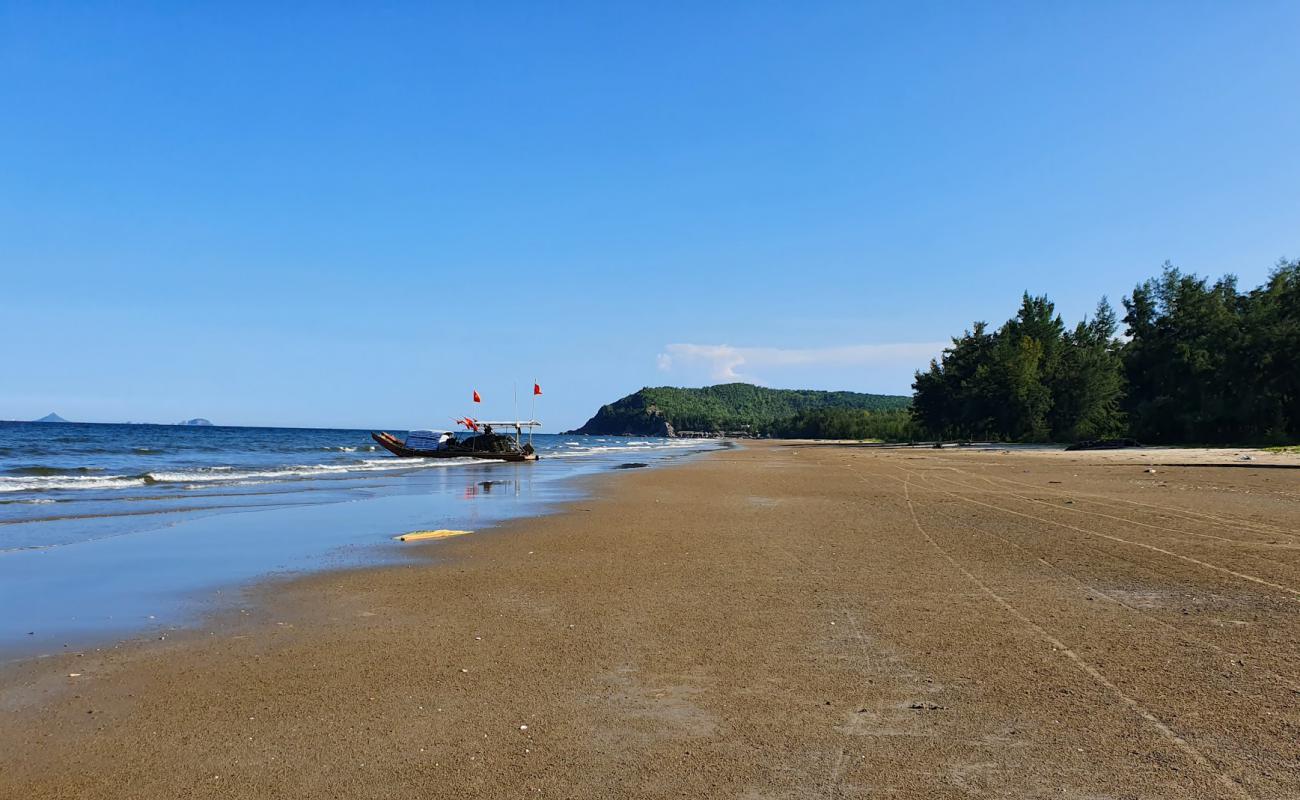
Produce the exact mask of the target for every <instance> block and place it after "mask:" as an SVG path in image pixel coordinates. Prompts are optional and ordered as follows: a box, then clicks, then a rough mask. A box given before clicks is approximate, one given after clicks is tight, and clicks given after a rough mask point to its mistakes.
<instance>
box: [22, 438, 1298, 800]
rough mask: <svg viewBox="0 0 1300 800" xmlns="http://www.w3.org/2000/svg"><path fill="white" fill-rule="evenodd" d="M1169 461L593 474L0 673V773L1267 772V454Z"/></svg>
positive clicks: (1077, 775)
mask: <svg viewBox="0 0 1300 800" xmlns="http://www.w3.org/2000/svg"><path fill="white" fill-rule="evenodd" d="M1173 453H1174V455H1172V456H1171V455H1167V454H1159V455H1157V454H1154V453H1150V452H1142V453H1140V454H1129V455H1126V456H1119V455H1114V454H1098V453H1060V452H1055V453H1025V452H1016V451H1009V452H996V451H990V450H959V449H943V450H934V449H879V448H863V447H852V446H829V445H825V444H807V443H804V444H783V443H753V444H749V445H746V446H744V447H742V448H738V449H734V450H726V451H719V452H716V453H712V454H709V455H706V456H702V457H699V458H696V459H693V460H690V461H689V462H687V463H684V464H681V465H676V466H671V467H664V468H657V469H647V470H628V471H622V472H620V473H619V474H611V475H609V476H607V477H602V478H598V479H595V480H594V481H593V482H592V485H591V490H592V495H591V497H590V499H587V500H582V501H579V502H576V503H572V504H570V505H568V506H566V507H565V508H564V510H563V511H562V512H561V513H558V514H554V515H550V516H545V517H541V518H536V519H528V520H520V521H515V522H510V523H507V524H506V525H504V526H502V527H500V528H497V529H493V530H489V531H484V532H480V533H475V534H473V535H470V536H464V537H459V538H456V539H452V540H447V541H443V542H434V543H428V544H404V545H399V544H396V543H395V544H394V546H395V547H404V548H420V549H421V552H422V553H423V554H424V555H425V556H427V558H423V559H421V560H418V561H417V562H415V563H411V564H404V565H399V566H387V567H377V568H370V569H360V570H348V571H341V572H333V573H325V574H319V575H313V576H309V577H303V578H299V579H295V580H291V581H287V582H277V583H271V584H267V585H265V586H264V587H263V588H261V589H259V590H257V591H256V592H254V593H253V594H252V596H251V597H250V598H249V602H248V604H247V607H246V608H244V609H237V610H235V611H233V612H231V613H230V614H223V615H222V616H220V617H219V618H216V619H214V620H212V622H211V624H210V625H209V626H207V627H205V628H203V629H201V630H196V631H192V632H188V633H185V634H182V635H180V636H175V637H173V636H168V637H167V638H165V639H163V640H157V639H151V640H145V641H134V642H128V643H124V644H122V645H120V646H118V647H116V648H112V647H110V648H105V649H103V650H100V651H94V650H91V651H88V652H82V653H69V654H67V655H64V656H57V657H52V658H46V659H41V660H37V661H28V662H21V663H18V664H14V665H11V666H9V667H6V668H5V669H4V670H3V671H0V797H14V798H19V797H21V798H47V797H48V798H55V797H58V798H106V797H114V798H177V797H214V798H215V797H229V798H263V797H265V798H271V797H295V798H306V797H313V798H314V797H322V798H324V797H348V798H416V797H420V798H428V797H448V798H452V797H456V798H462V797H493V798H495V797H527V796H542V797H546V796H551V797H742V798H798V797H814V796H815V797H868V796H871V797H875V796H887V797H905V798H934V797H972V796H984V797H1016V798H1022V797H1049V796H1050V797H1067V798H1138V797H1140V798H1202V797H1203V798H1293V797H1296V796H1300V744H1298V742H1300V656H1297V654H1298V653H1300V470H1294V469H1276V468H1261V467H1260V464H1259V463H1257V462H1256V461H1255V460H1253V458H1254V454H1253V453H1252V451H1232V452H1231V453H1229V454H1226V457H1223V458H1222V460H1223V461H1224V462H1225V463H1228V462H1231V463H1232V464H1233V465H1232V466H1215V465H1214V464H1215V462H1216V458H1220V457H1221V456H1222V455H1223V454H1221V456H1216V455H1215V454H1210V455H1209V456H1204V457H1202V456H1200V455H1192V454H1191V451H1182V450H1180V451H1173ZM1242 455H1252V459H1251V460H1243V459H1241V458H1240V456H1242ZM1264 460H1266V461H1268V462H1269V463H1273V462H1276V463H1278V464H1281V465H1283V466H1285V465H1287V464H1291V465H1295V464H1300V458H1297V457H1296V456H1277V457H1276V458H1274V457H1271V456H1270V457H1269V458H1267V459H1264ZM1198 462H1204V463H1198ZM1175 463H1176V464H1183V465H1184V466H1165V465H1166V464H1175ZM544 466H545V465H544V464H543V465H540V467H539V468H544ZM232 524H238V523H237V522H232Z"/></svg>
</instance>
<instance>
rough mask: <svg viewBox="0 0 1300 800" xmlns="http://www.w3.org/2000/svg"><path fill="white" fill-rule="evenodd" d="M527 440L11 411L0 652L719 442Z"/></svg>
mask: <svg viewBox="0 0 1300 800" xmlns="http://www.w3.org/2000/svg"><path fill="white" fill-rule="evenodd" d="M389 432H390V433H392V434H394V435H395V436H397V437H398V438H401V437H402V436H404V435H405V433H406V431H399V430H392V429H389ZM526 436H527V434H525V437H526ZM532 443H533V447H534V448H535V449H536V450H537V452H538V455H539V456H540V460H538V461H536V462H527V463H518V464H511V463H503V462H484V461H479V460H474V459H399V458H397V457H395V456H392V455H390V454H389V453H388V452H386V451H385V450H383V449H382V448H380V447H379V446H378V445H376V444H375V443H374V441H373V440H372V439H371V438H370V431H369V430H346V429H325V428H245V427H224V426H188V425H109V424H77V423H32V422H0V661H2V660H9V659H13V658H26V657H30V656H33V655H42V654H49V653H56V652H60V651H67V650H68V649H69V648H84V647H87V646H90V645H94V644H104V643H107V642H112V641H115V640H120V639H123V638H130V637H134V636H141V635H155V634H157V635H160V636H162V635H165V634H166V632H167V631H171V630H175V629H177V628H184V627H186V626H191V625H194V624H196V622H199V621H201V620H202V619H203V618H204V616H205V615H206V614H208V613H210V612H211V611H213V610H214V609H218V608H221V607H223V606H229V605H231V604H238V603H239V602H241V599H240V598H241V596H242V595H241V590H242V589H243V588H246V587H247V586H249V585H251V584H253V583H255V582H260V581H265V580H268V579H272V580H273V579H280V578H284V577H291V576H293V575H299V574H302V573H304V572H309V571H314V570H322V569H337V568H344V567H350V566H362V565H368V564H379V563H396V562H400V561H402V560H403V559H409V558H411V551H412V547H413V546H412V545H403V544H401V543H398V542H397V541H396V540H395V539H394V537H395V536H398V535H400V534H402V533H406V532H409V531H413V530H424V529H436V528H451V529H457V530H473V531H475V532H484V531H485V530H487V529H490V528H491V527H492V526H494V525H498V524H500V523H501V522H503V521H506V520H509V519H513V518H517V517H521V516H532V515H539V514H545V513H548V512H550V511H552V510H554V509H555V508H556V507H557V506H558V505H559V504H560V503H563V502H565V501H569V500H575V499H578V498H580V497H581V496H582V493H583V491H584V488H583V483H582V481H581V480H580V479H581V478H583V477H584V476H590V475H595V474H599V473H604V472H609V471H617V470H627V469H643V468H655V467H657V466H660V465H663V464H665V463H668V462H670V461H673V460H676V459H681V458H688V457H690V456H692V455H693V454H696V453H699V452H702V451H704V450H708V449H712V448H716V447H718V446H720V445H719V443H717V442H714V441H700V440H678V439H659V438H627V437H599V436H578V435H561V434H536V435H535V436H533V438H532ZM435 546H436V545H435Z"/></svg>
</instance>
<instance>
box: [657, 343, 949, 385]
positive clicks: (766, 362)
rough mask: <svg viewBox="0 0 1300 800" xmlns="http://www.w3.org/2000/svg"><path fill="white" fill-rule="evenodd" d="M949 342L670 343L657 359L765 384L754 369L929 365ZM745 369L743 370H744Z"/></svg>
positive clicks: (670, 366)
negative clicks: (816, 344) (825, 344)
mask: <svg viewBox="0 0 1300 800" xmlns="http://www.w3.org/2000/svg"><path fill="white" fill-rule="evenodd" d="M947 346H948V342H903V343H896V344H855V345H839V346H835V347H734V346H732V345H729V344H685V343H677V344H670V345H667V346H666V347H664V350H663V352H662V353H660V354H659V355H658V356H657V357H656V361H657V362H658V365H659V369H660V371H662V372H672V371H673V370H674V369H675V368H677V367H687V368H698V367H701V366H703V367H705V368H707V369H708V371H709V376H710V377H711V378H712V379H713V380H717V381H746V382H749V383H762V380H761V379H759V378H758V377H756V376H755V375H754V374H753V373H751V372H750V370H760V371H761V370H764V369H781V368H789V367H810V366H825V367H861V366H900V365H915V366H916V367H917V368H920V367H923V366H924V365H926V364H927V363H929V361H930V359H931V358H935V357H937V356H938V355H939V353H940V352H942V351H943V348H944V347H947ZM742 370H743V371H742Z"/></svg>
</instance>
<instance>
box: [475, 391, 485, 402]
mask: <svg viewBox="0 0 1300 800" xmlns="http://www.w3.org/2000/svg"><path fill="white" fill-rule="evenodd" d="M474 402H475V403H481V402H483V398H481V397H479V396H478V389H475V390H474Z"/></svg>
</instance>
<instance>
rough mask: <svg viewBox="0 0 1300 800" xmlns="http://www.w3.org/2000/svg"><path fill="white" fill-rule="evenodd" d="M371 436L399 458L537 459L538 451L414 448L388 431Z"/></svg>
mask: <svg viewBox="0 0 1300 800" xmlns="http://www.w3.org/2000/svg"><path fill="white" fill-rule="evenodd" d="M370 438H372V439H374V440H375V442H376V443H377V444H378V445H379V446H380V447H382V448H384V449H385V450H387V451H388V452H390V453H392V454H393V455H395V456H397V457H398V458H478V459H482V460H484V461H536V460H537V454H536V453H518V452H515V453H493V452H489V451H486V450H414V449H412V448H410V447H407V446H406V445H404V444H402V442H401V441H399V440H398V438H397V437H396V436H393V435H392V434H390V433H388V432H386V431H385V432H383V433H372V434H370Z"/></svg>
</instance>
